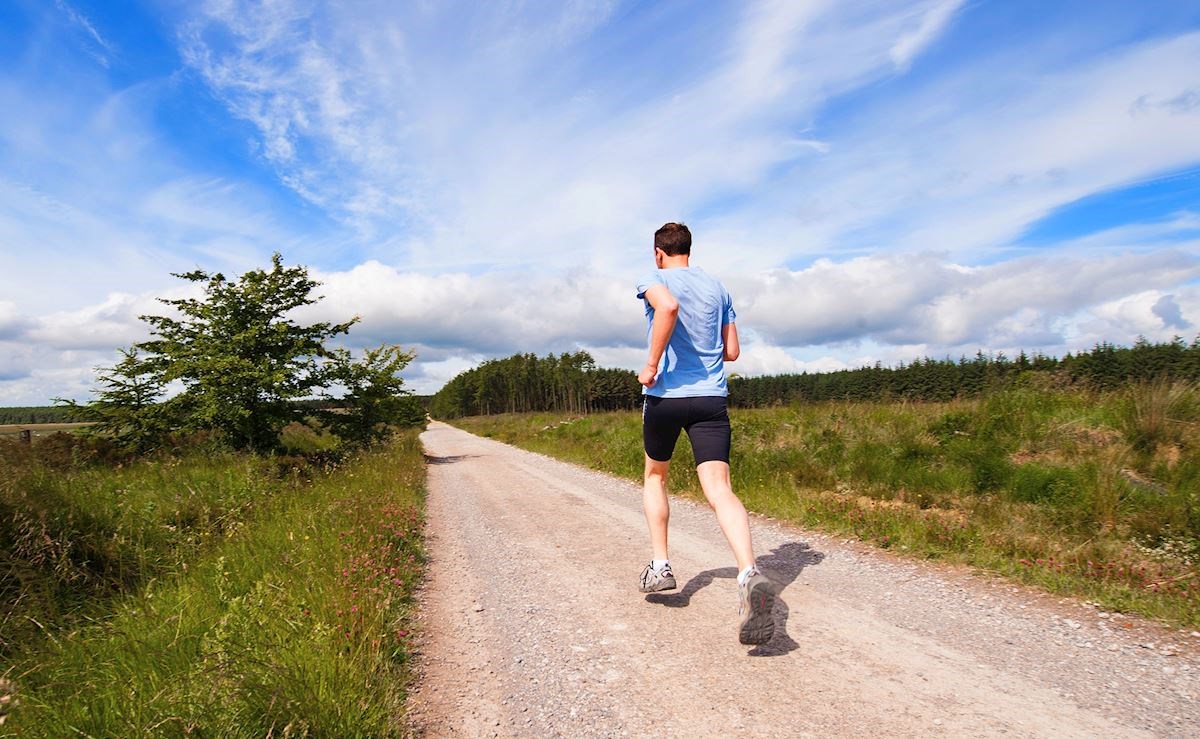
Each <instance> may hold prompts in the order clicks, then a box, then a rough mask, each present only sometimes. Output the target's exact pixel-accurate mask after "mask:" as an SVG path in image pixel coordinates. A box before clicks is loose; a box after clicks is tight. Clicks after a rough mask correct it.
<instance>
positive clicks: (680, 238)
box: [654, 223, 692, 268]
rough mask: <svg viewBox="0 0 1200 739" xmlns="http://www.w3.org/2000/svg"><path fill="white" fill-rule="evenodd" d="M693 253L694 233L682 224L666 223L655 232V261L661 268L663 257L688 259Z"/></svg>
mask: <svg viewBox="0 0 1200 739" xmlns="http://www.w3.org/2000/svg"><path fill="white" fill-rule="evenodd" d="M660 252H661V254H660ZM691 253H692V232H691V231H689V230H688V227H687V226H685V225H683V224H682V223H665V224H663V226H662V228H660V229H658V230H657V231H655V232H654V261H655V262H656V263H659V267H660V268H661V267H662V264H661V261H662V258H663V257H687V256H689V255H690V254H691Z"/></svg>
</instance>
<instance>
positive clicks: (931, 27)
mask: <svg viewBox="0 0 1200 739" xmlns="http://www.w3.org/2000/svg"><path fill="white" fill-rule="evenodd" d="M963 2H964V0H940V2H934V3H930V4H929V7H928V9H927V10H925V12H924V13H923V14H922V15H921V16H920V22H919V23H918V25H917V27H916V28H914V29H913V30H912V31H911V32H909V33H906V34H904V35H903V36H901V37H900V38H899V39H898V40H897V41H896V43H895V44H893V45H892V48H891V49H890V50H889V51H888V54H889V55H890V56H891V57H892V61H893V62H895V64H896V67H898V68H899V69H901V70H907V69H908V68H909V66H911V65H912V62H913V59H914V58H915V57H916V56H917V55H918V54H920V53H921V52H922V51H923V50H924V49H925V47H927V46H929V44H930V43H932V42H933V41H934V39H936V38H937V37H939V36H941V35H942V32H943V31H945V29H946V24H948V23H949V22H950V19H951V18H952V17H953V16H954V13H955V12H956V11H957V10H958V9H959V8H961V7H962V5H963Z"/></svg>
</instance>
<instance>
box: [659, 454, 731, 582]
mask: <svg viewBox="0 0 1200 739" xmlns="http://www.w3.org/2000/svg"><path fill="white" fill-rule="evenodd" d="M648 469H649V468H647V470H648ZM696 476H697V477H699V478H700V487H701V488H702V489H703V490H704V497H706V498H708V504H709V505H711V506H712V507H713V510H714V511H716V512H717V523H718V524H719V525H720V526H721V532H722V533H724V534H725V540H726V541H728V542H729V547H730V548H731V549H733V556H734V559H736V560H737V566H738V570H739V571H742V570H745V569H746V568H747V567H749V566H750V565H752V564H754V545H753V543H752V542H751V540H750V516H748V515H747V514H746V507H745V506H743V505H742V501H741V500H739V499H738V497H737V496H736V495H734V494H733V483H732V482H731V481H730V479H729V463H728V462H718V461H713V462H704V463H702V464H700V465H698V466H697V467H696ZM648 480H649V478H647V483H646V490H647V496H648V495H649V492H648V491H649V489H650V483H649V481H648ZM664 500H665V491H664ZM647 511H649V507H647ZM647 517H649V513H647ZM651 529H652V530H653V526H651ZM663 531H664V534H665V532H666V526H665V519H664V526H663ZM651 536H653V534H651ZM664 551H665V550H664ZM656 556H657V555H656Z"/></svg>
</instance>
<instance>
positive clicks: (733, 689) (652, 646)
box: [410, 423, 1200, 737]
mask: <svg viewBox="0 0 1200 739" xmlns="http://www.w3.org/2000/svg"><path fill="white" fill-rule="evenodd" d="M422 438H423V440H424V442H425V445H426V451H427V454H428V455H429V534H430V542H429V546H430V555H431V561H430V565H429V572H430V577H429V579H428V581H427V583H426V585H425V587H424V588H423V591H422V594H421V601H422V616H421V619H422V634H423V635H422V638H421V643H420V647H419V648H420V651H421V655H420V657H419V663H420V666H419V679H418V682H417V688H416V692H415V693H414V694H413V696H412V697H411V700H410V705H411V711H410V719H411V721H412V723H413V726H414V728H415V730H416V731H417V732H418V733H424V734H426V735H430V736H456V735H463V736H491V735H500V736H622V735H629V736H734V735H742V736H758V735H762V736H765V735H771V736H806V735H811V736H862V735H874V736H918V735H920V736H926V735H934V736H937V735H945V736H991V735H1000V734H1003V735H1006V736H1056V737H1066V736H1103V737H1113V736H1151V735H1157V736H1197V735H1200V657H1198V655H1197V652H1198V649H1197V646H1198V645H1200V638H1198V637H1200V634H1195V633H1189V632H1186V631H1185V632H1178V631H1175V632H1171V631H1167V630H1162V629H1158V628H1156V627H1154V626H1152V625H1148V624H1144V623H1142V622H1138V621H1134V620H1131V619H1128V618H1125V617H1123V616H1119V617H1118V616H1114V615H1111V614H1104V613H1101V612H1099V611H1097V609H1096V608H1094V607H1091V606H1088V605H1085V604H1081V603H1076V602H1073V601H1064V600H1062V599H1058V598H1053V597H1050V596H1044V595H1040V594H1037V593H1032V592H1029V591H1027V590H1025V589H1022V588H1015V587H1014V586H1012V585H1011V584H1008V583H1004V582H1000V581H995V580H991V579H986V578H983V577H978V576H972V575H969V574H966V573H963V572H959V571H956V570H953V569H950V568H934V567H930V566H926V565H923V564H920V563H910V562H905V561H903V560H900V559H897V558H895V557H892V556H890V555H888V554H887V553H885V552H877V551H873V550H870V549H869V548H866V547H863V546H860V545H856V544H853V543H849V542H844V541H841V540H836V539H832V538H829V537H824V536H820V535H816V534H813V533H811V532H807V531H802V530H798V529H795V528H792V527H789V526H783V525H780V524H777V523H775V522H773V521H769V520H766V519H764V518H760V517H752V522H751V525H752V527H753V531H754V536H755V546H756V550H757V552H758V555H759V563H760V565H761V567H762V569H764V570H765V571H767V572H768V573H770V574H771V575H772V576H773V577H774V578H775V579H776V580H777V581H779V582H781V583H783V584H784V585H785V588H784V590H783V591H782V595H781V599H780V602H779V603H778V604H777V605H776V617H777V622H778V624H779V628H777V629H776V635H775V638H774V640H773V641H772V642H771V643H770V644H768V645H765V646H764V647H746V646H742V645H740V644H739V643H738V641H737V635H736V614H737V595H736V589H735V585H734V579H733V578H734V576H735V574H736V573H735V570H734V567H733V562H732V559H731V556H730V554H729V550H728V548H727V546H726V545H725V542H724V539H723V538H722V536H721V534H720V531H719V529H718V528H717V525H716V522H715V520H714V518H713V516H712V514H711V512H710V511H709V509H708V508H707V507H705V506H703V505H698V504H696V503H692V502H690V501H686V500H679V499H674V500H673V501H672V517H671V562H672V566H673V568H674V570H675V573H676V578H677V579H678V580H679V582H680V590H678V591H674V592H672V593H663V594H652V595H643V594H641V593H639V592H637V576H638V574H639V572H640V571H641V568H642V566H643V565H644V564H645V560H646V559H647V558H648V551H647V549H648V544H647V537H646V531H645V522H644V520H643V518H642V513H641V497H640V496H641V492H640V488H638V487H636V486H634V485H631V484H629V483H628V482H625V481H622V480H617V479H614V478H612V477H609V476H606V475H601V474H599V473H596V472H592V471H589V470H585V469H582V468H579V467H575V466H573V465H568V464H564V463H561V462H557V461H554V460H551V459H548V458H546V457H543V456H541V455H536V454H531V453H529V452H525V451H521V450H518V449H515V448H513V447H510V446H506V445H504V444H500V443H498V442H495V441H491V440H487V439H481V438H479V437H476V436H472V435H470V434H467V433H465V432H463V431H460V430H457V429H454V428H451V427H449V426H447V425H445V424H440V423H434V424H432V425H431V426H430V427H429V430H428V431H426V432H425V434H424V435H423V437H422ZM1129 624H1132V628H1130V627H1129V626H1128V625H1129Z"/></svg>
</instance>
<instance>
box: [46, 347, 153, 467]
mask: <svg viewBox="0 0 1200 739" xmlns="http://www.w3.org/2000/svg"><path fill="white" fill-rule="evenodd" d="M120 352H121V361H119V362H117V364H116V365H114V366H113V367H108V368H105V367H98V368H96V371H97V373H98V375H99V380H100V389H99V390H95V391H93V392H94V394H95V395H96V396H97V397H96V399H95V400H93V401H92V402H90V403H87V404H86V405H80V404H79V403H76V402H75V401H74V400H66V399H64V398H54V402H55V403H60V404H62V405H63V406H65V407H66V408H67V411H68V413H69V414H70V416H71V418H72V419H77V420H79V421H90V422H92V423H94V424H95V425H94V426H93V427H92V430H93V431H96V432H99V433H102V434H104V435H106V436H109V437H111V438H112V439H114V440H115V441H116V442H117V443H118V444H120V445H122V446H124V447H126V448H128V449H130V450H132V451H135V452H138V453H142V452H147V451H150V450H151V449H153V448H154V447H155V446H157V445H158V443H159V442H160V440H161V439H162V437H163V436H164V435H166V433H167V432H168V431H170V429H171V423H170V418H169V417H168V413H167V412H165V411H164V408H163V407H162V406H160V405H159V404H158V399H159V398H160V397H162V393H163V384H164V383H163V378H162V373H161V372H160V371H159V370H158V369H157V368H156V367H155V365H154V364H152V363H151V362H150V361H148V360H147V358H145V357H143V356H140V355H139V353H138V348H137V347H136V346H133V347H129V348H127V349H121V350H120Z"/></svg>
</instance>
